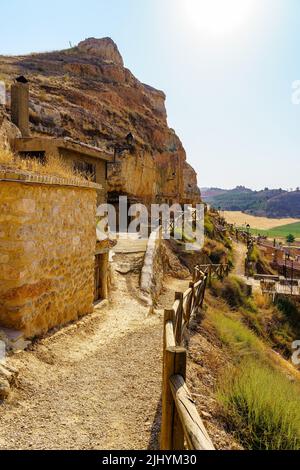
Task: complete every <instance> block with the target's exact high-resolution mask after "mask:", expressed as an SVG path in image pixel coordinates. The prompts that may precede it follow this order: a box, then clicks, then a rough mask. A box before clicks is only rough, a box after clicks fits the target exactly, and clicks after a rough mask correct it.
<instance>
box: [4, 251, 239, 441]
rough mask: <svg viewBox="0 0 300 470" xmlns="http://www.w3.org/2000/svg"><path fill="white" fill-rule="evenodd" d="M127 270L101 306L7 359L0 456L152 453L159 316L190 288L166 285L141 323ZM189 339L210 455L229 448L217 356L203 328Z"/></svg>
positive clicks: (142, 311)
mask: <svg viewBox="0 0 300 470" xmlns="http://www.w3.org/2000/svg"><path fill="white" fill-rule="evenodd" d="M118 261H119V263H120V265H121V267H122V266H123V267H124V259H120V257H119V258H118V259H117V261H116V262H115V267H116V268H118V267H120V265H119V266H118V265H116V263H118ZM133 261H134V263H133V265H134V269H133V270H130V269H128V273H127V274H120V273H118V272H115V275H114V285H115V287H114V290H113V293H112V301H111V303H110V304H109V305H107V306H106V307H104V308H103V309H96V310H95V312H94V313H93V314H92V315H90V316H87V317H85V318H83V319H82V320H81V321H79V322H77V323H76V324H71V325H69V326H67V327H65V328H63V329H61V330H60V331H58V332H56V333H52V334H49V335H48V336H47V337H45V338H43V339H41V340H39V341H37V342H36V343H35V344H34V345H33V346H32V347H31V349H30V350H29V351H26V352H22V353H20V354H18V355H15V356H13V357H11V358H10V363H11V364H12V365H14V366H15V367H16V368H17V369H18V370H19V377H18V381H17V384H16V387H15V388H14V390H13V392H12V394H11V396H10V398H9V399H8V400H7V401H6V402H5V403H4V404H3V405H2V406H1V407H0V421H1V426H0V449H25V450H26V449H82V450H86V449H103V450H106V449H112V450H115V449H121V450H122V449H123V450H125V449H126V450H127V449H133V450H134V449H148V448H149V449H158V438H159V427H160V408H161V375H162V374H161V372H162V315H163V309H164V308H166V307H168V308H169V307H170V306H171V305H172V304H173V301H174V293H175V291H182V292H183V291H184V290H185V289H186V288H187V287H188V282H189V280H188V279H185V280H180V279H174V278H173V277H168V278H167V279H166V282H165V289H164V292H163V294H162V295H161V298H160V301H159V306H158V307H159V308H160V309H161V310H157V311H156V315H152V316H148V308H147V307H145V306H144V305H143V304H142V303H141V302H140V299H139V298H138V295H137V292H138V289H137V285H138V279H139V274H138V272H137V269H136V260H133ZM120 271H122V269H120ZM126 271H127V270H126ZM116 286H117V287H116ZM191 333H192V335H191V338H190V351H189V361H188V385H189V387H190V389H191V391H192V393H193V394H194V398H195V401H196V405H197V406H198V410H199V412H200V413H201V414H202V418H203V420H204V421H205V424H206V425H207V428H208V431H209V433H210V435H211V437H212V440H213V442H214V444H215V445H216V447H217V448H219V449H234V448H237V447H238V446H237V444H236V443H235V441H234V440H233V439H232V437H231V436H230V435H229V434H227V433H226V430H225V428H224V423H222V419H221V418H220V416H219V414H218V409H217V406H216V402H215V399H214V392H215V383H216V380H217V376H218V371H219V367H220V366H222V365H223V364H224V361H225V360H226V359H224V352H223V351H222V348H221V345H219V344H218V340H217V338H215V337H214V335H213V333H212V332H211V331H210V327H209V323H207V322H206V321H204V323H203V325H202V326H201V322H200V323H197V325H196V326H195V327H194V329H193V330H192V332H191Z"/></svg>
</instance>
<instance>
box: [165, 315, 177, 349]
mask: <svg viewBox="0 0 300 470" xmlns="http://www.w3.org/2000/svg"><path fill="white" fill-rule="evenodd" d="M175 346H176V341H175V335H174V324H173V322H172V321H171V320H169V321H167V323H166V330H165V347H166V348H172V347H175Z"/></svg>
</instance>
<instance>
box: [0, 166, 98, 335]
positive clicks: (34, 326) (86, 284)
mask: <svg viewBox="0 0 300 470" xmlns="http://www.w3.org/2000/svg"><path fill="white" fill-rule="evenodd" d="M97 189H99V188H98V185H95V184H93V183H88V182H87V183H86V184H85V183H83V184H82V185H78V183H77V184H76V185H75V184H74V181H69V180H62V179H60V178H52V177H49V176H47V177H40V176H39V177H34V176H33V175H31V176H30V177H27V176H26V175H22V174H21V173H18V172H17V173H16V172H14V173H13V175H12V174H9V173H5V174H3V173H1V171H0V326H3V327H7V328H13V329H16V330H20V331H22V332H24V334H25V336H26V337H28V338H32V337H34V336H37V335H41V334H43V333H45V332H47V331H48V330H49V329H51V328H53V327H55V326H58V325H63V324H66V323H68V322H69V321H71V320H76V319H77V318H78V317H81V316H83V315H86V314H88V313H90V312H92V310H93V299H94V263H95V246H96V230H95V213H96V198H97Z"/></svg>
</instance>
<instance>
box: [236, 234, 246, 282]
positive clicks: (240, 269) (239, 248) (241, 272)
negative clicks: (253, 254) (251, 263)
mask: <svg viewBox="0 0 300 470" xmlns="http://www.w3.org/2000/svg"><path fill="white" fill-rule="evenodd" d="M233 253H234V256H233V262H234V268H233V274H234V275H236V276H241V277H245V259H246V256H247V247H246V245H245V244H244V243H237V242H233Z"/></svg>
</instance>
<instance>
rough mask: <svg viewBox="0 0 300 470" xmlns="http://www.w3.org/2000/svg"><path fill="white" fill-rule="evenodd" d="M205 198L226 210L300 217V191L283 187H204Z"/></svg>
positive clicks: (262, 215) (206, 200)
mask: <svg viewBox="0 0 300 470" xmlns="http://www.w3.org/2000/svg"><path fill="white" fill-rule="evenodd" d="M201 193H202V197H203V200H204V201H205V202H207V203H209V204H211V205H213V206H214V207H216V208H219V207H220V208H221V209H222V210H225V211H242V212H245V213H247V214H252V215H256V216H261V217H273V218H282V217H292V218H299V217H300V191H299V190H297V191H293V192H288V191H284V190H283V189H264V190H262V191H252V190H251V189H248V188H245V187H243V186H238V187H236V188H235V189H231V190H224V189H215V188H204V189H202V190H201Z"/></svg>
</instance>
